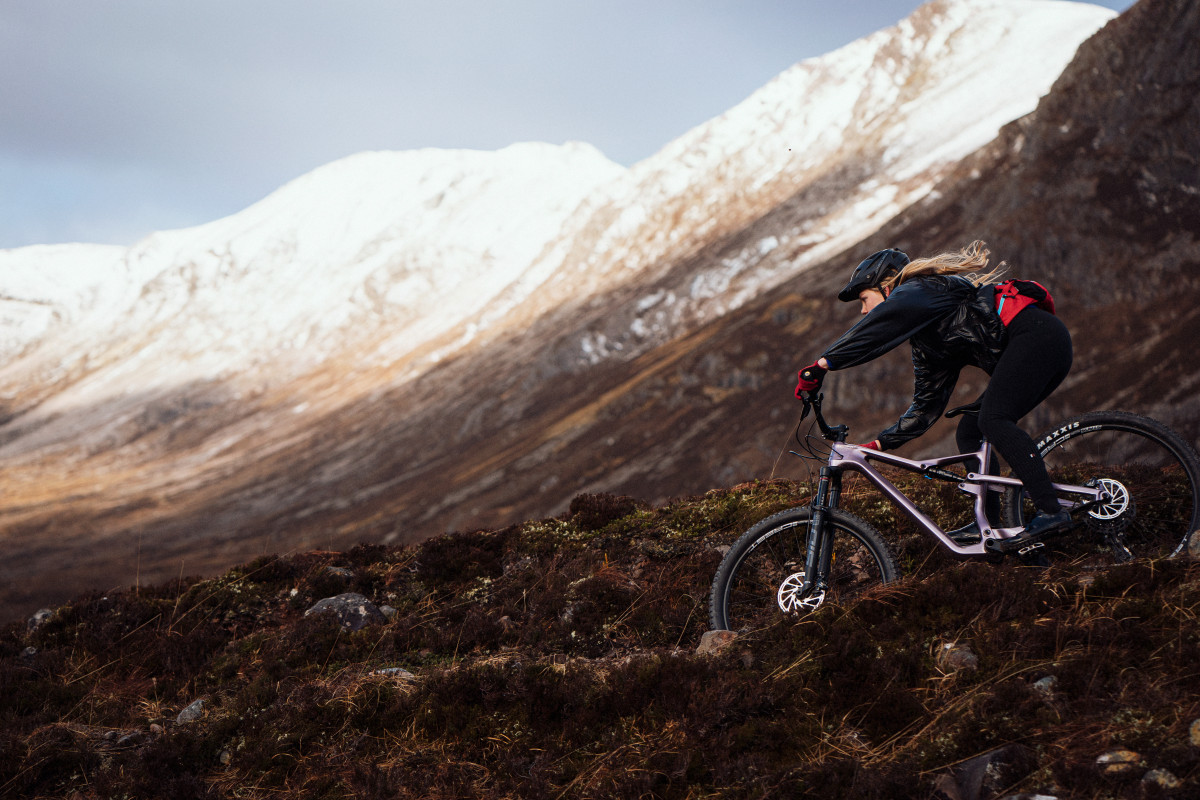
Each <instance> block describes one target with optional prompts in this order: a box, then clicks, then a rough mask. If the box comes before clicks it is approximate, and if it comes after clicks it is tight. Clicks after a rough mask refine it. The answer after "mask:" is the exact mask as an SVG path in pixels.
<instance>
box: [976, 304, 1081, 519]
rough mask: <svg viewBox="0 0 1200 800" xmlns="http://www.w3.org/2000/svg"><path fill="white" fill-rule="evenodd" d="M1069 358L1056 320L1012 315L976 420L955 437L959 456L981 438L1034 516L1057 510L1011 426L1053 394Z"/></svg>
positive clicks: (1039, 467)
mask: <svg viewBox="0 0 1200 800" xmlns="http://www.w3.org/2000/svg"><path fill="white" fill-rule="evenodd" d="M1071 358H1072V355H1071V334H1070V333H1069V332H1068V331H1067V327H1066V326H1065V325H1063V324H1062V322H1061V321H1059V319H1058V317H1055V316H1054V315H1053V314H1050V313H1048V312H1046V311H1042V310H1041V309H1040V308H1037V307H1036V306H1030V307H1029V308H1026V309H1025V310H1024V311H1022V312H1021V313H1020V314H1017V316H1016V318H1014V319H1013V321H1012V322H1011V323H1009V326H1008V344H1007V345H1006V346H1005V348H1004V352H1003V353H1001V355H1000V361H999V362H998V363H997V364H996V369H995V370H993V372H992V378H991V380H990V381H988V385H987V389H986V390H984V393H983V396H982V397H981V398H980V399H981V400H982V401H983V402H982V405H981V406H980V409H979V414H978V416H976V415H974V414H967V415H965V416H964V417H963V418H962V419H961V420H960V421H959V423H958V432H957V434H956V436H955V438H956V439H957V441H958V447H959V450H960V452H963V453H966V452H970V451H971V450H978V449H979V445H980V443H981V442H982V441H983V437H984V436H986V437H987V438H988V441H990V442H991V443H992V445H993V446H994V447H995V448H996V451H997V452H998V453H1000V455H1001V456H1003V458H1004V460H1005V461H1006V462H1008V465H1009V466H1010V467H1011V468H1012V471H1013V474H1015V475H1016V476H1017V478H1019V479H1020V481H1021V483H1023V484H1024V485H1025V490H1026V491H1028V492H1029V496H1030V497H1032V498H1033V503H1034V505H1035V506H1037V508H1038V510H1040V511H1045V512H1048V513H1056V512H1057V511H1058V510H1059V505H1058V495H1057V494H1056V493H1055V491H1054V489H1053V488H1052V487H1051V483H1050V476H1049V475H1047V474H1046V465H1045V464H1044V463H1042V459H1041V456H1039V455H1038V452H1037V448H1036V447H1035V446H1034V444H1033V439H1032V438H1030V436H1029V434H1027V433H1025V431H1023V430H1021V429H1020V428H1019V427H1017V422H1018V421H1019V420H1020V419H1021V418H1022V417H1024V416H1025V415H1026V414H1028V413H1029V412H1030V411H1032V410H1033V409H1034V408H1036V407H1037V405H1038V404H1039V403H1041V402H1042V401H1043V400H1045V399H1046V398H1047V397H1049V396H1050V393H1051V392H1053V391H1054V390H1055V389H1056V388H1058V385H1059V384H1060V383H1062V382H1063V378H1065V377H1067V372H1069V371H1070V369H1071Z"/></svg>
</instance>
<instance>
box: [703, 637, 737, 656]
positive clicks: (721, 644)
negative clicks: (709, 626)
mask: <svg viewBox="0 0 1200 800" xmlns="http://www.w3.org/2000/svg"><path fill="white" fill-rule="evenodd" d="M736 638H737V634H736V633H735V632H733V631H706V632H705V634H704V635H703V636H701V637H700V646H699V647H697V648H696V655H700V656H713V655H716V654H717V653H719V652H721V651H722V650H724V649H725V648H726V647H728V646H729V645H730V644H732V643H733V640H734V639H736Z"/></svg>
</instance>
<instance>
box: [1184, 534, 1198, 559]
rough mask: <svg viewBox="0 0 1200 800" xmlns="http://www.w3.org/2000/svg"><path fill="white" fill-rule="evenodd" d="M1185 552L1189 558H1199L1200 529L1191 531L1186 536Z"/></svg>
mask: <svg viewBox="0 0 1200 800" xmlns="http://www.w3.org/2000/svg"><path fill="white" fill-rule="evenodd" d="M1187 552H1188V556H1189V557H1190V558H1194V559H1200V531H1192V533H1191V535H1190V536H1189V537H1188V546H1187Z"/></svg>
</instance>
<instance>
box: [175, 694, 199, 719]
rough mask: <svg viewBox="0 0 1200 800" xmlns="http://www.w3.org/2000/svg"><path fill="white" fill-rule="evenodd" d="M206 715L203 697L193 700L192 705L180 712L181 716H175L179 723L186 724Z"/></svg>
mask: <svg viewBox="0 0 1200 800" xmlns="http://www.w3.org/2000/svg"><path fill="white" fill-rule="evenodd" d="M202 716H204V699H203V698H201V699H199V700H196V701H195V702H193V703H192V704H191V705H190V706H188V707H187V708H185V709H184V710H183V711H180V712H179V716H177V717H175V723H176V724H177V725H186V724H188V723H189V722H195V721H196V720H198V719H200V718H201V717H202Z"/></svg>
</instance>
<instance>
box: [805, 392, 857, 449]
mask: <svg viewBox="0 0 1200 800" xmlns="http://www.w3.org/2000/svg"><path fill="white" fill-rule="evenodd" d="M800 399H801V400H802V401H803V402H804V413H802V414H801V415H800V421H801V422H803V421H804V418H805V417H807V416H808V412H809V410H811V411H812V412H813V418H814V419H816V421H817V427H818V428H820V429H821V436H822V437H823V438H825V439H828V440H829V441H831V442H841V443H844V442H845V441H846V435H847V434H848V433H850V427H849V426H847V425H830V424H829V423H828V422H826V421H825V415H824V414H822V413H821V401H822V400H824V399H825V395H823V394H821V393H820V392H801V393H800Z"/></svg>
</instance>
